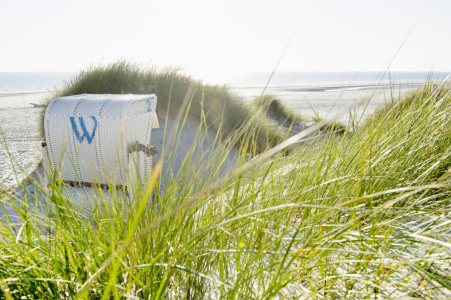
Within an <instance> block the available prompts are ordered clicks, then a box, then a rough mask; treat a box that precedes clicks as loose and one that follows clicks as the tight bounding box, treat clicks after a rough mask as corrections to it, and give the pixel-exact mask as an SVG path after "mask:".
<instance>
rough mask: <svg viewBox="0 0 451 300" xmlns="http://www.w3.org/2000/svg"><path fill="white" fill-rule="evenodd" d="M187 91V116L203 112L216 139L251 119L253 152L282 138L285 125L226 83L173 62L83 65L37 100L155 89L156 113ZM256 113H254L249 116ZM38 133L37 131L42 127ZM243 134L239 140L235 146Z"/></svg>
mask: <svg viewBox="0 0 451 300" xmlns="http://www.w3.org/2000/svg"><path fill="white" fill-rule="evenodd" d="M189 90H192V96H191V97H192V101H191V105H190V111H189V117H190V118H194V119H196V120H200V118H201V117H202V113H204V114H205V122H206V123H207V125H208V126H209V127H210V128H213V129H214V130H215V131H219V132H220V133H221V137H222V138H227V137H230V136H232V135H234V134H235V133H236V131H237V130H239V129H240V128H241V127H242V126H244V125H245V124H247V123H248V121H249V120H251V119H252V126H251V128H249V130H248V132H247V134H248V135H249V138H251V139H252V140H254V141H255V147H253V150H255V151H257V152H258V153H259V152H262V151H264V150H265V149H267V148H268V147H271V146H274V145H276V144H278V143H280V142H281V141H283V139H284V138H285V137H286V130H285V129H284V128H282V126H279V124H278V123H277V122H274V120H272V119H271V118H270V117H268V116H266V115H265V114H264V113H262V112H260V111H257V112H256V111H255V109H254V108H253V107H251V106H249V105H247V104H246V103H245V102H244V100H243V98H242V97H241V96H238V95H237V94H235V93H233V92H231V91H230V89H229V87H228V86H226V85H210V84H204V83H203V82H202V81H201V80H198V79H195V78H193V77H191V76H188V75H185V74H184V73H183V72H182V71H181V70H180V69H179V68H176V67H165V68H157V67H155V66H152V65H150V64H147V65H143V64H137V63H132V62H129V61H127V60H119V61H117V62H115V63H110V64H107V65H104V64H101V63H100V64H97V65H91V66H89V67H88V68H86V69H85V70H82V71H81V72H80V73H79V74H78V75H77V76H75V77H74V78H73V79H71V80H69V81H68V82H65V84H64V86H63V88H62V89H61V90H55V91H54V92H53V93H51V94H50V95H49V96H48V97H47V98H45V99H44V100H43V102H42V104H43V105H45V106H46V105H47V104H48V103H49V102H50V101H52V100H53V99H55V98H57V97H62V96H70V95H78V94H84V93H87V94H156V96H157V98H158V104H157V113H159V112H160V111H162V110H165V111H166V110H167V111H168V112H169V114H170V115H172V116H176V115H177V113H178V111H179V110H180V107H181V103H182V101H183V99H184V97H185V95H186V94H187V92H188V91H189ZM287 111H288V110H287ZM256 113H257V114H258V117H255V116H254V115H255V114H256ZM43 114H44V111H43ZM163 117H165V116H162V115H160V118H163ZM42 118H43V115H42ZM42 123H43V122H42ZM42 126H43V125H42ZM41 132H42V133H43V127H42V128H41ZM245 139H246V138H244V139H241V140H239V141H238V145H237V146H238V147H239V146H240V145H241V143H243V141H244V140H245Z"/></svg>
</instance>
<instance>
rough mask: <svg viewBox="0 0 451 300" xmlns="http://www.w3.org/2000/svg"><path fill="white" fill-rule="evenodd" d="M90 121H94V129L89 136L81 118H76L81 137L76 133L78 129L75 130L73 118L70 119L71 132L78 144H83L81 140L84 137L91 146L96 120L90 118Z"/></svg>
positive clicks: (75, 125)
mask: <svg viewBox="0 0 451 300" xmlns="http://www.w3.org/2000/svg"><path fill="white" fill-rule="evenodd" d="M91 119H92V120H93V121H94V129H93V130H92V134H91V135H89V132H88V130H86V126H85V121H84V120H83V117H78V121H79V122H80V126H81V130H82V131H83V135H82V136H80V133H79V132H78V129H77V124H76V123H75V117H70V123H71V124H72V130H73V131H74V133H75V136H76V137H77V140H78V141H79V142H80V143H81V142H83V139H84V138H85V137H86V140H87V141H88V144H91V143H92V139H93V138H94V136H95V135H96V129H97V120H96V118H95V117H93V116H91Z"/></svg>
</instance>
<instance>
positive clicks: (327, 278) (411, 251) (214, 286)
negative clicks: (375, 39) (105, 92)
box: [0, 85, 451, 299]
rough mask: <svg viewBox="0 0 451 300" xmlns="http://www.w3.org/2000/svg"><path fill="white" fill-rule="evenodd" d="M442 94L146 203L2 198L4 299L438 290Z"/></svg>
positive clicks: (443, 265)
mask: <svg viewBox="0 0 451 300" xmlns="http://www.w3.org/2000/svg"><path fill="white" fill-rule="evenodd" d="M438 91H439V92H438ZM450 92H451V90H450V88H449V87H445V86H442V87H441V88H440V89H433V88H432V85H426V86H425V87H424V88H423V89H420V90H417V91H415V92H413V93H412V94H410V95H408V96H407V97H406V98H404V99H401V100H400V101H397V102H395V101H394V102H393V105H391V104H390V105H389V106H386V107H384V108H381V109H380V110H379V111H378V112H377V113H376V114H375V115H374V117H373V118H369V119H368V120H367V121H366V123H365V124H362V125H361V126H359V127H357V128H356V130H355V131H354V132H353V134H352V135H349V132H344V134H343V137H341V138H338V137H337V136H335V135H329V136H327V137H326V138H323V139H321V140H319V141H311V144H307V143H306V144H304V146H303V147H299V148H298V149H297V150H296V151H294V152H293V153H291V154H290V155H288V156H281V155H276V156H270V157H269V158H268V159H266V160H264V161H263V162H262V163H258V164H255V165H254V162H257V159H258V157H257V158H256V159H254V160H253V161H249V162H246V160H245V159H244V157H243V159H242V160H241V161H240V162H238V164H239V165H241V167H240V166H239V165H237V168H236V169H235V172H234V173H233V174H232V175H230V176H228V177H226V178H225V179H222V180H221V181H219V183H218V182H216V184H215V183H213V182H207V181H205V185H204V188H202V189H200V190H196V189H194V188H193V186H194V185H195V184H199V182H193V181H194V180H190V179H192V178H193V176H194V175H193V174H192V173H190V172H186V173H184V174H181V180H180V181H178V182H177V183H176V184H173V185H172V186H169V187H166V189H165V193H164V194H160V193H159V189H158V188H156V189H155V199H154V200H153V202H152V201H151V200H149V199H148V197H145V196H144V197H138V198H136V199H134V201H133V203H134V204H133V206H130V205H129V204H128V203H129V202H127V201H126V199H125V198H123V197H121V196H120V195H119V196H117V198H115V199H114V201H113V203H112V204H109V201H110V200H108V199H103V198H102V197H101V196H99V198H98V201H99V203H100V204H101V206H102V207H103V209H102V210H98V209H94V210H93V215H92V217H91V218H89V219H86V218H84V217H83V216H82V215H81V214H80V212H79V208H77V207H76V205H75V204H74V203H73V201H72V199H67V198H65V197H64V196H63V195H62V194H61V192H60V189H59V186H58V183H57V182H55V183H54V184H53V187H52V189H53V193H52V195H51V196H50V203H51V205H49V208H48V213H42V212H40V211H39V210H38V209H36V207H35V206H34V203H35V202H36V201H37V200H36V199H34V198H33V197H36V194H35V195H33V194H31V195H29V197H25V199H22V200H20V199H16V198H14V196H13V195H9V196H8V197H4V198H3V199H2V200H3V202H2V203H3V204H4V205H6V204H10V205H13V208H14V209H13V210H14V211H15V212H16V215H17V218H18V219H19V220H17V221H15V222H16V223H17V224H14V221H13V219H12V217H6V218H5V219H4V220H2V221H1V223H0V232H1V237H2V238H1V239H2V240H1V242H0V257H1V259H0V279H1V280H0V288H1V290H2V291H3V295H2V297H4V298H7V299H12V298H13V297H14V298H20V297H21V296H26V297H27V298H30V299H38V298H77V299H79V298H90V299H113V298H114V299H121V298H122V297H123V298H128V299H365V298H367V299H375V298H377V299H384V298H387V299H390V298H391V299H399V298H423V299H425V298H426V299H427V298H431V299H440V298H442V299H448V298H449V297H450V295H451V291H450V289H451V269H450V267H451V256H450V253H451V252H450V251H451V249H450V248H451V244H450V243H449V239H450V235H449V233H450V231H451V215H450V209H451V202H450V200H451V197H450V195H451V181H450V180H451V178H450V176H451V159H450V157H451V147H449V145H450V144H451V96H450ZM318 126H321V124H318ZM243 128H244V129H242V130H246V127H245V126H244V127H243ZM313 129H314V128H313ZM313 129H311V130H313ZM307 133H308V132H306V133H301V134H300V135H298V137H305V135H306V134H307ZM291 142H295V141H293V140H292V141H291ZM287 144H288V143H287ZM242 145H243V146H246V143H243V144H242ZM280 152H281V151H279V154H280ZM243 153H244V152H243ZM217 155H218V156H217V157H216V159H220V158H221V155H223V154H220V153H219V154H217ZM191 162H192V163H193V164H194V163H195V162H196V159H195V158H193V157H189V158H188V160H187V163H191ZM247 166H251V167H250V168H248V167H247ZM214 172H215V171H214V170H212V173H213V175H214ZM196 178H197V179H198V180H197V181H202V180H208V178H206V179H205V178H204V177H196ZM202 178H204V179H202ZM36 186H37V187H36V190H39V185H38V183H36ZM41 193H46V192H45V191H41ZM121 211H123V212H124V213H121ZM124 214H125V216H126V217H124Z"/></svg>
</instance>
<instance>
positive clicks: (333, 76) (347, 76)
mask: <svg viewBox="0 0 451 300" xmlns="http://www.w3.org/2000/svg"><path fill="white" fill-rule="evenodd" d="M77 74H78V72H0V95H1V94H7V93H5V92H20V91H22V92H27V91H40V92H46V91H49V90H54V89H55V88H58V89H59V88H62V87H63V85H64V82H65V81H69V80H70V79H72V78H74V77H75V76H76V75H77ZM449 74H450V73H445V72H440V73H427V72H391V73H390V72H385V73H382V72H274V73H272V72H244V73H239V74H236V75H228V76H222V77H221V76H212V77H211V78H201V79H205V81H207V82H212V83H215V84H221V83H226V84H229V85H231V86H239V87H241V86H262V85H266V84H269V85H279V86H280V85H281V86H283V85H308V86H312V85H319V86H322V85H324V84H329V83H330V84H335V85H339V84H341V85H343V86H350V85H356V84H357V85H359V84H362V83H364V84H370V83H371V84H372V85H375V84H377V83H379V82H388V81H392V82H394V83H403V84H409V83H421V82H424V81H426V80H428V79H430V80H433V81H438V80H443V79H445V78H446V77H447V76H448V75H449Z"/></svg>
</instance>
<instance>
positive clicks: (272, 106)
mask: <svg viewBox="0 0 451 300" xmlns="http://www.w3.org/2000/svg"><path fill="white" fill-rule="evenodd" d="M252 105H254V106H255V108H256V109H260V108H263V109H265V110H266V112H267V114H268V116H269V117H271V118H272V119H274V120H275V121H277V122H279V123H284V124H287V126H290V124H292V123H294V122H306V121H307V120H306V119H305V118H303V117H302V116H301V114H299V113H296V112H294V111H293V110H291V109H289V108H287V107H286V106H285V105H284V104H283V103H282V101H281V100H280V99H277V98H276V97H275V96H274V95H269V94H266V95H263V96H262V97H258V98H256V99H254V100H253V101H252Z"/></svg>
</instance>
